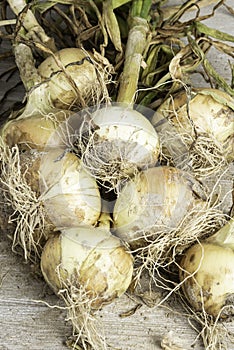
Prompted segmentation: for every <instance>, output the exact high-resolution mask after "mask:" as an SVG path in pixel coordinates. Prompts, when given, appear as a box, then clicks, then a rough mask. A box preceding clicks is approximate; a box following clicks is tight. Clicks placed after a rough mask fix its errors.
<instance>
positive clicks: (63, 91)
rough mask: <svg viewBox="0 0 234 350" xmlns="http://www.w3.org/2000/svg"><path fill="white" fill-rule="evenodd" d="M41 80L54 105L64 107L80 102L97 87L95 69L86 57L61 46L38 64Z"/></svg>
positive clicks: (87, 56) (83, 53)
mask: <svg viewBox="0 0 234 350" xmlns="http://www.w3.org/2000/svg"><path fill="white" fill-rule="evenodd" d="M38 73H39V75H40V76H41V78H42V82H48V90H47V93H48V94H49V96H50V99H51V102H52V104H53V106H54V107H57V108H62V109H68V108H70V107H71V106H73V105H80V104H81V105H82V103H81V100H87V99H88V98H90V97H91V96H92V94H93V93H94V90H95V87H96V88H97V84H99V83H98V79H97V75H96V69H95V66H94V64H93V63H92V61H91V59H90V56H89V54H88V53H86V52H85V51H84V50H82V49H79V48H66V49H62V50H60V51H58V52H56V53H55V54H53V55H51V56H49V57H47V58H46V59H45V60H44V61H43V62H42V63H41V64H40V65H39V67H38Z"/></svg>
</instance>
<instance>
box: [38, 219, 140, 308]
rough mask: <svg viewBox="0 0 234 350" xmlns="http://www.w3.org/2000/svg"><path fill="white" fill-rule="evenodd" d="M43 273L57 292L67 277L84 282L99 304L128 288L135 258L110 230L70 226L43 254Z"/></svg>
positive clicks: (78, 282)
mask: <svg viewBox="0 0 234 350" xmlns="http://www.w3.org/2000/svg"><path fill="white" fill-rule="evenodd" d="M41 269H42V273H43V276H44V278H45V280H46V281H47V283H48V284H49V285H50V286H51V288H52V289H53V290H54V291H55V292H56V293H57V292H58V291H59V290H60V289H62V288H64V286H66V283H68V281H69V282H70V283H71V284H72V285H74V286H75V287H76V288H79V286H82V288H84V289H85V290H86V291H87V292H88V293H89V294H88V295H89V297H90V299H91V300H92V307H93V308H99V307H101V306H102V305H103V304H106V303H109V302H111V301H112V300H113V299H115V298H116V297H120V296H121V295H122V294H123V293H125V292H126V290H127V288H128V287H129V284H130V282H131V279H132V273H133V259H132V256H131V255H130V254H129V253H128V252H127V251H126V249H125V248H124V246H123V245H122V244H121V241H120V240H119V239H118V238H116V237H114V236H112V235H111V234H110V233H109V232H108V230H106V229H102V228H91V227H82V226H81V227H74V228H67V229H65V230H63V231H62V233H61V234H59V235H57V236H54V237H52V238H50V239H49V240H48V241H47V243H46V245H45V247H44V250H43V253H42V257H41Z"/></svg>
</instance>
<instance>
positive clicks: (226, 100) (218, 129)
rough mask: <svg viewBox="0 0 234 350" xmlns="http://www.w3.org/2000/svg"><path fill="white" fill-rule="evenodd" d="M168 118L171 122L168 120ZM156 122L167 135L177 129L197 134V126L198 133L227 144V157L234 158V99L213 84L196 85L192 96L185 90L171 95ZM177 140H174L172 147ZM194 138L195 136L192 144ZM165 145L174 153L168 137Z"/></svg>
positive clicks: (160, 131)
mask: <svg viewBox="0 0 234 350" xmlns="http://www.w3.org/2000/svg"><path fill="white" fill-rule="evenodd" d="M229 106H230V107H229ZM188 111H189V117H188ZM163 120H164V123H163ZM166 120H167V121H168V122H169V123H165V121H166ZM191 121H192V123H191ZM152 124H153V125H154V126H155V128H156V130H157V131H158V132H159V134H160V133H161V134H162V135H163V134H165V132H167V131H168V132H170V130H173V129H174V132H176V133H177V134H180V135H183V134H188V135H191V136H193V137H194V138H195V137H196V135H195V133H194V127H195V130H196V134H197V135H199V134H207V135H210V137H211V138H213V139H214V140H215V141H217V142H219V143H220V144H221V145H222V146H224V152H225V157H226V159H227V160H228V161H232V160H234V100H233V98H232V97H231V96H229V95H228V94H227V93H225V92H223V91H220V90H217V89H211V88H200V89H193V90H192V94H191V96H187V94H186V92H185V91H182V92H180V93H178V94H176V95H175V96H173V98H168V99H167V100H166V101H165V102H164V103H163V104H162V105H161V106H160V107H159V108H158V110H157V111H156V113H155V115H154V117H153V119H152ZM173 142H174V140H172V147H173ZM192 142H193V139H192V138H191V144H192ZM191 144H190V145H188V147H189V146H191ZM164 147H165V148H168V150H169V153H170V147H171V146H170V144H168V143H167V141H166V140H165V144H164ZM164 153H166V150H165V151H164Z"/></svg>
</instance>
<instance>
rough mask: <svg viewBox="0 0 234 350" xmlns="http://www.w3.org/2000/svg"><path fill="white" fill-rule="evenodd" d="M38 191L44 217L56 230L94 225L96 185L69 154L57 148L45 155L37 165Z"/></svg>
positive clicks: (98, 206)
mask: <svg viewBox="0 0 234 350" xmlns="http://www.w3.org/2000/svg"><path fill="white" fill-rule="evenodd" d="M40 191H41V196H40V199H41V201H42V203H43V205H44V207H45V210H46V213H47V215H48V217H49V218H50V220H51V222H52V223H53V224H54V225H55V226H56V227H58V228H61V227H70V226H72V227H74V226H79V225H94V224H95V223H96V222H97V219H98V218H99V216H100V211H101V197H100V192H99V189H98V186H97V183H96V181H95V179H94V178H93V177H91V176H90V175H89V174H88V173H87V172H86V171H85V169H84V168H83V167H82V163H81V161H80V159H79V158H78V157H77V156H76V155H75V154H73V153H69V152H67V153H66V152H64V150H63V149H59V148H57V149H52V150H50V151H48V152H47V153H45V155H44V156H43V157H42V159H41V164H40Z"/></svg>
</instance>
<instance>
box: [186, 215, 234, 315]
mask: <svg viewBox="0 0 234 350" xmlns="http://www.w3.org/2000/svg"><path fill="white" fill-rule="evenodd" d="M233 234H234V220H233V219H231V220H230V222H228V223H227V224H226V225H225V226H224V227H223V228H221V229H220V230H219V231H218V232H217V233H216V234H215V235H214V236H211V237H210V238H208V239H207V240H205V241H203V242H201V243H196V244H194V245H193V246H192V247H190V248H189V249H188V250H187V251H185V253H184V256H183V257H182V259H181V261H180V267H181V269H180V281H181V283H182V290H183V292H184V294H185V296H186V298H187V300H188V301H189V303H190V304H191V306H192V307H193V308H194V309H195V310H196V311H200V312H202V311H203V310H205V311H206V312H207V313H208V314H210V315H212V316H213V317H218V316H219V315H221V317H225V316H228V315H229V314H230V313H232V314H233V311H232V309H233V295H234V242H233ZM225 306H226V310H225V308H224V307H225ZM228 306H231V307H229V308H228Z"/></svg>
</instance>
